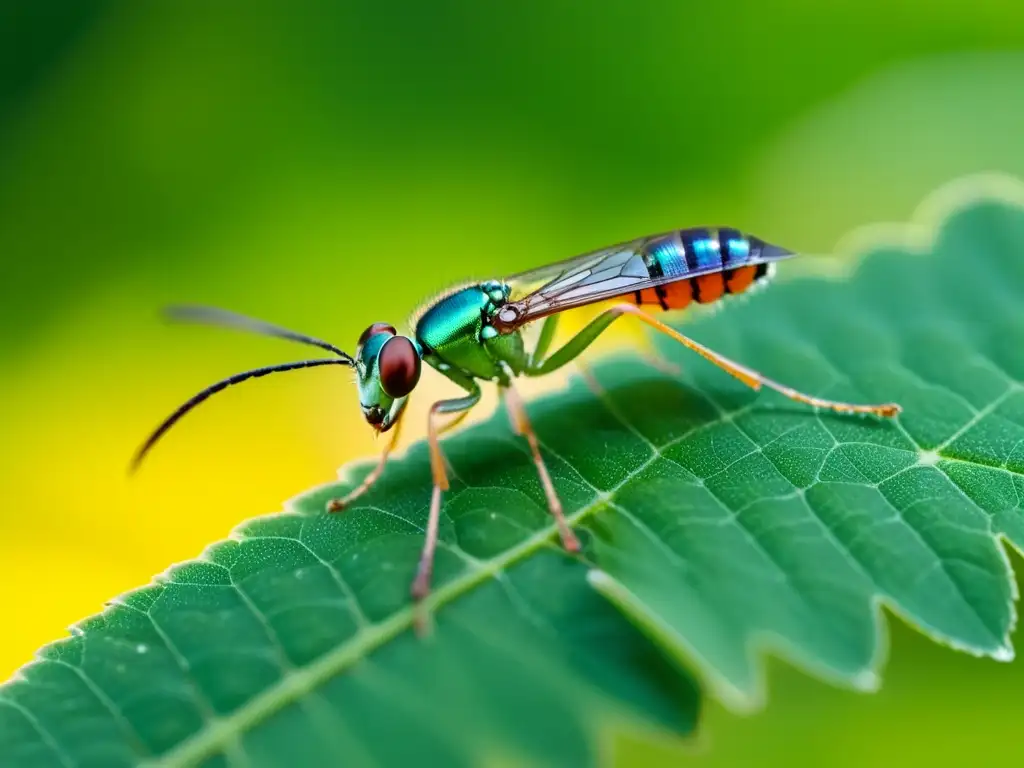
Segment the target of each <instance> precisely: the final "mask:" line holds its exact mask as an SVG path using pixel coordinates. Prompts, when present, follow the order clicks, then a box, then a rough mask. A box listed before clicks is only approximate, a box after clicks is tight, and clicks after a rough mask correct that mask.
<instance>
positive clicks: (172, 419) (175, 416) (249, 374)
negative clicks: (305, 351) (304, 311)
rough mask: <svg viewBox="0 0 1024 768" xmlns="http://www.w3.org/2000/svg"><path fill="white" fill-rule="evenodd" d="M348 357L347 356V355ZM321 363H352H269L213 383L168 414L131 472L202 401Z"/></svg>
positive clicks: (137, 456)
mask: <svg viewBox="0 0 1024 768" xmlns="http://www.w3.org/2000/svg"><path fill="white" fill-rule="evenodd" d="M346 357H347V356H346ZM319 365H351V363H350V362H349V359H343V360H339V359H338V358H335V357H331V358H327V359H322V360H300V361H298V362H296V363H279V364H278V365H268V366H265V367H263V368H255V369H253V370H251V371H244V372H242V373H236V374H235V375H234V376H230V377H228V378H226V379H224V380H222V381H218V382H217V383H216V384H211V385H210V386H208V387H207V388H206V389H204V390H203V391H202V392H200V393H199V394H197V395H194V396H193V397H191V398H189V400H188V401H187V402H185V403H184V404H183V405H181V406H180V407H179V408H178V410H176V411H175V412H174V413H172V414H171V415H170V416H168V417H167V418H166V419H165V420H164V423H163V424H161V425H160V426H159V427H157V428H156V431H155V432H153V434H152V435H150V436H149V439H148V440H146V442H145V443H143V445H142V447H141V448H139V450H138V451H137V452H136V454H135V457H134V458H133V459H132V463H131V466H130V467H129V470H128V472H129V474H130V473H132V472H135V470H137V469H138V468H139V464H141V463H142V460H143V459H144V458H145V457H146V454H147V453H149V450H150V449H151V448H152V447H153V446H154V445H156V442H157V440H159V439H160V438H161V437H163V435H164V433H165V432H167V430H169V429H170V428H171V427H173V426H174V425H175V424H176V423H177V422H178V420H179V419H181V417H182V416H184V415H185V414H186V413H188V412H189V411H191V410H192V409H193V408H195V407H196V406H197V405H199V404H200V403H201V402H203V401H204V400H206V399H207V398H209V397H211V396H212V395H215V394H217V393H218V392H220V391H221V390H223V389H227V388H228V387H230V386H231V385H233V384H240V383H241V382H243V381H247V380H249V379H256V378H259V377H260V376H266V375H268V374H271V373H282V372H283V371H294V370H297V369H299V368H315V367H317V366H319Z"/></svg>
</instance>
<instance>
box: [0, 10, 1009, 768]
mask: <svg viewBox="0 0 1024 768" xmlns="http://www.w3.org/2000/svg"><path fill="white" fill-rule="evenodd" d="M1022 137H1024V5H1022V4H1021V3H1020V2H1019V0H972V2H970V3H966V2H962V0H857V2H848V1H847V0H832V2H829V3H823V2H820V0H718V1H717V2H686V1H685V0H678V1H676V2H672V1H671V0H663V1H662V2H654V1H649V0H646V1H642V0H630V1H629V2H625V1H623V2H611V1H608V2H605V1H599V0H591V1H590V2H566V1H564V0H528V1H527V0H520V1H519V2H516V3H504V4H498V3H486V2H481V1H480V0H461V1H460V0H433V1H432V2H422V1H421V0H392V1H391V2H386V3H385V2H371V0H346V1H345V2H341V1H338V2H322V3H313V2H289V3H284V2H280V3H270V2H265V1H263V0H247V1H246V2H244V3H242V2H228V1H227V0H224V1H223V2H216V3H200V2H171V1H170V0H167V1H165V2H136V1H134V0H122V1H114V0H66V1H63V2H62V1H60V0H7V1H6V2H4V3H3V4H2V6H0V416H2V418H0V490H2V498H3V502H4V503H3V506H2V507H0V595H2V597H3V611H4V617H5V618H4V621H3V622H2V623H3V631H2V632H0V677H6V676H7V675H8V674H9V673H11V672H12V671H13V670H15V669H16V668H17V667H18V666H20V665H21V664H22V663H24V662H25V661H27V660H28V659H29V658H30V657H31V654H32V652H33V651H34V650H35V649H36V648H37V647H38V646H40V645H41V644H43V643H45V642H47V641H49V640H52V639H55V638H57V637H59V636H61V635H62V634H63V633H64V632H65V628H66V627H67V626H68V625H69V624H70V623H72V622H74V621H76V620H78V619H80V618H82V617H84V616H86V615H88V614H91V613H94V612H96V611H98V610H99V609H100V608H101V607H102V604H103V601H104V600H106V599H108V598H110V597H112V596H114V595H116V594H118V593H120V592H122V591H124V590H126V589H128V588H131V587H134V586H136V585H139V584H141V583H144V582H146V581H148V580H149V579H150V577H151V576H152V575H153V574H155V573H157V572H159V571H161V570H163V569H164V568H165V567H166V566H167V565H169V564H170V563H172V562H174V561H177V560H181V559H185V558H189V557H192V556H195V555H196V554H197V553H198V552H199V551H200V550H201V549H202V547H203V546H204V545H205V544H207V543H209V542H211V541H213V540H216V539H220V538H223V537H224V536H225V535H226V534H227V533H228V532H229V531H230V529H231V528H232V527H233V526H234V525H236V524H238V523H239V522H241V521H242V520H243V519H245V518H246V517H249V516H252V515H255V514H259V513H265V512H270V511H273V510H276V509H278V508H279V507H280V505H281V503H282V501H283V500H284V499H286V498H288V497H290V496H292V495H294V494H295V493H297V492H299V491H301V490H302V489H304V488H306V487H308V486H310V485H312V484H317V483H322V482H325V481H327V480H330V479H331V478H333V477H334V476H335V473H336V470H337V467H339V466H340V465H341V464H343V463H344V462H346V461H348V460H350V459H353V458H356V457H361V456H365V455H367V454H369V453H371V452H373V451H374V450H375V449H376V446H375V445H374V441H373V439H372V438H371V437H370V435H369V434H368V433H367V430H366V429H365V425H363V424H362V423H361V421H360V418H359V415H358V409H357V404H356V400H355V398H354V395H353V393H352V391H351V389H350V382H349V378H350V377H349V375H348V374H347V373H345V372H344V371H341V370H340V369H339V370H333V369H320V370H318V371H309V372H304V373H301V374H295V375H293V376H285V377H279V378H277V379H276V380H274V379H268V380H265V381H263V382H261V383H259V384H252V385H248V386H246V387H242V388H239V389H238V390H236V391H233V392H232V393H231V394H230V395H223V396H221V397H219V398H218V399H217V400H216V401H214V403H211V404H209V405H208V406H206V407H204V408H203V409H202V410H201V411H200V412H198V413H197V414H196V415H195V416H193V417H190V418H189V419H186V420H185V422H183V423H182V425H181V426H180V428H179V429H178V430H176V433H173V434H172V437H171V438H169V439H168V440H167V441H166V442H165V443H163V444H162V445H161V446H160V448H159V450H158V451H157V452H156V453H155V454H154V455H153V457H152V460H151V462H150V464H149V465H148V466H147V467H145V468H144V471H143V472H142V473H141V474H140V475H139V476H137V477H136V478H134V479H133V480H131V481H129V480H128V479H127V478H126V474H125V468H126V464H127V461H128V458H129V457H130V455H131V453H132V451H133V450H134V448H135V447H136V445H137V444H138V442H139V440H140V439H141V438H142V437H143V436H144V435H145V434H146V433H147V431H148V430H150V429H151V428H152V427H153V426H155V424H156V423H157V422H158V421H159V420H160V419H161V418H162V417H163V416H164V415H165V414H166V413H167V412H169V411H170V410H171V409H172V408H173V407H174V406H176V405H177V403H178V402H179V401H180V400H181V399H183V398H184V397H185V396H187V395H189V394H191V393H192V392H193V391H195V390H197V389H198V388H200V387H201V386H204V385H205V384H207V383H209V382H210V381H212V380H214V379H215V378H220V377H222V376H224V375H227V374H229V373H233V372H235V371H236V370H241V369H243V368H246V367H254V366H256V365H261V364H266V363H269V362H277V361H281V360H286V359H292V357H293V356H296V357H298V356H301V355H302V352H301V350H300V349H298V348H291V347H289V346H288V345H282V344H281V343H278V342H274V341H270V340H264V339H258V338H249V337H245V336H241V335H235V334H231V333H226V332H219V331H214V330H207V329H195V328H186V327H168V326H165V325H164V324H162V323H161V322H160V321H159V319H158V317H157V311H158V309H159V307H160V306H162V305H164V304H166V303H168V302H178V301H201V302H210V303H216V304H219V305H223V306H227V307H231V308H233V309H236V310H240V311H244V312H248V313H252V314H256V315H259V316H261V317H265V318H267V319H270V320H274V321H277V322H280V323H284V324H286V325H290V326H293V327H296V328H298V329H302V330H306V331H308V332H310V333H313V334H316V335H320V336H324V337H327V338H329V339H331V340H335V341H336V342H337V343H338V344H340V345H342V346H352V345H353V343H354V340H355V338H356V336H357V335H358V333H359V332H360V330H361V329H362V328H363V327H365V326H366V325H367V324H368V323H370V322H371V321H375V320H391V321H393V322H401V321H402V320H403V319H404V318H406V317H407V316H408V314H409V313H410V311H411V310H412V309H414V308H415V307H416V306H417V305H418V304H419V303H420V302H422V301H423V300H424V299H426V298H427V297H429V295H430V294H431V293H432V292H434V291H436V290H438V289H440V288H444V287H446V286H447V285H448V284H450V283H452V282H455V281H459V280H461V279H463V278H466V277H477V276H482V277H487V276H493V275H497V274H501V273H506V272H508V271H510V270H518V269H522V268H526V267H530V266H534V265H538V264H542V263H544V262H546V261H551V260H554V259H558V258H563V257H566V256H569V255H572V254H574V253H577V252H580V251H583V250H588V249H590V248H594V247H598V246H601V245H605V244H607V243H609V242H614V241H618V240H622V239H625V238H629V237H633V236H636V235H639V234H644V233H646V232H649V231H658V230H661V229H668V228H672V227H678V226H689V225H696V224H722V223H728V224H731V225H734V226H738V227H740V228H743V229H745V230H747V231H751V232H754V233H757V234H759V235H761V236H763V237H765V238H767V239H769V240H772V241H775V242H779V243H782V244H785V245H787V246H789V247H791V248H794V249H797V250H801V251H805V252H808V253H810V254H822V256H821V258H827V254H829V253H830V252H831V251H832V250H834V247H835V244H836V242H837V241H838V240H839V238H840V237H841V236H842V235H843V234H844V233H846V232H847V231H848V230H850V229H851V228H852V227H855V226H858V225H861V224H865V223H870V222H874V221H879V220H884V221H892V220H894V221H901V220H904V219H906V218H907V217H908V216H910V215H911V213H912V211H913V209H914V208H915V207H916V205H917V204H918V203H919V202H920V200H921V199H922V198H923V197H925V196H926V195H927V193H928V191H929V190H931V189H933V188H934V187H936V186H938V185H940V184H942V183H944V182H946V181H948V180H949V179H952V178H954V177H957V176H960V175H963V174H966V173H972V172H977V171H1000V172H1004V173H1012V174H1017V175H1020V176H1024V138H1022ZM815 258H818V257H815ZM618 341H619V343H626V341H624V340H623V339H622V338H620V339H619V340H618ZM430 386H437V387H438V388H439V389H438V391H440V388H441V385H440V384H437V385H434V384H431V385H430ZM421 434H422V430H418V431H417V430H416V429H410V430H409V433H408V436H407V437H408V439H415V438H417V437H419V436H420V435H421ZM1014 563H1015V565H1016V566H1017V567H1018V568H1020V566H1021V565H1022V562H1021V560H1020V559H1019V558H1016V557H1015V559H1014ZM890 624H891V625H892V649H891V661H890V662H889V663H888V664H887V672H886V686H885V688H884V689H883V691H882V692H881V693H878V694H874V695H870V696H868V695H863V694H855V693H851V692H847V691H839V690H835V689H833V688H831V687H829V686H826V685H824V684H822V683H819V682H816V681H814V680H810V679H808V678H806V677H804V676H803V675H800V674H798V673H796V672H793V671H792V670H789V669H787V668H785V667H784V666H783V665H781V664H776V663H772V664H770V665H769V684H770V690H771V693H770V701H769V706H768V708H767V710H766V711H765V712H763V713H761V714H759V715H756V716H754V717H737V716H734V715H732V714H730V713H728V712H725V711H723V710H722V709H721V708H720V707H718V706H716V705H714V704H711V705H710V706H709V709H708V715H707V720H706V726H707V733H706V738H705V747H706V748H705V751H704V752H703V753H699V754H693V753H687V752H681V751H680V750H679V747H678V745H674V744H670V743H664V742H662V743H654V742H650V741H644V740H641V739H639V738H626V739H623V740H620V741H619V742H618V747H617V752H616V754H617V757H618V759H619V762H620V763H621V764H623V765H680V764H687V765H695V766H727V765H730V766H734V765H735V766H742V765H774V764H780V765H782V764H788V765H800V764H806V765H817V766H825V765H828V766H855V765H856V766H865V765H870V766H883V765H895V764H900V765H918V764H921V765H957V766H961V765H994V764H996V763H997V762H1000V763H1002V762H1005V761H1009V763H1010V764H1012V763H1013V762H1014V759H1013V757H1012V756H1013V755H1014V754H1016V755H1017V758H1018V759H1019V758H1020V757H1021V747H1020V739H1019V729H1020V724H1021V717H1022V715H1024V694H1022V693H1021V691H1022V690H1024V665H1022V664H1020V663H1016V664H1011V665H1005V664H997V663H996V662H991V661H985V660H978V659H972V658H969V657H966V656H963V655H959V654H956V653H954V652H952V651H949V650H946V649H943V648H939V647H937V646H934V645H932V644H931V643H929V642H928V641H926V640H924V639H921V638H920V637H918V636H917V635H916V634H914V633H913V632H911V631H909V630H908V629H906V628H904V627H903V626H902V625H900V624H899V622H898V621H897V620H896V619H891V620H890Z"/></svg>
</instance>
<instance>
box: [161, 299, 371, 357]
mask: <svg viewBox="0 0 1024 768" xmlns="http://www.w3.org/2000/svg"><path fill="white" fill-rule="evenodd" d="M164 316H165V317H166V318H167V319H169V320H176V321H178V322H187V323H201V324H203V325H216V326H220V327H222V328H234V329H235V330H239V331H250V332H251V333H258V334H260V335H262V336H273V337H275V338H278V339H288V340H289V341H297V342H299V343H300V344H309V345H310V346H313V347H320V349H325V350H327V351H328V352H333V353H334V354H336V355H338V357H340V358H342V359H343V360H346V361H348V364H349V365H355V361H354V360H353V359H352V356H351V355H349V354H348V353H347V352H344V351H343V350H341V349H339V348H338V347H336V346H334V345H333V344H331V343H330V342H327V341H323V340H322V339H318V338H316V337H315V336H308V335H306V334H305V333H299V332H298V331H291V330H288V329H287V328H282V327H281V326H279V325H274V324H273V323H268V322H266V321H264V320H257V319H256V318H253V317H247V316H246V315H240V314H238V313H237V312H231V311H230V310H227V309H220V308H218V307H203V306H183V305H182V306H172V307H167V308H166V309H165V310H164Z"/></svg>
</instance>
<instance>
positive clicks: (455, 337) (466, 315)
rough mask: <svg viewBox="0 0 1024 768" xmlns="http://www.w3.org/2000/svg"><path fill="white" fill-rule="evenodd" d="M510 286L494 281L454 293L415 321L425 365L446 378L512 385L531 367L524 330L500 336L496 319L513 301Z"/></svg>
mask: <svg viewBox="0 0 1024 768" xmlns="http://www.w3.org/2000/svg"><path fill="white" fill-rule="evenodd" d="M510 290H511V289H510V288H509V286H507V285H505V284H503V283H500V282H497V281H489V282H486V283H481V284H479V285H473V286H469V287H466V288H462V289H460V290H458V291H455V292H454V293H452V294H449V295H448V296H446V297H444V298H443V299H441V300H440V301H438V302H436V303H435V304H434V305H433V306H431V307H430V309H428V310H427V311H426V312H425V313H424V314H423V315H422V316H421V317H420V319H419V321H418V322H417V323H416V341H417V342H418V343H419V345H420V348H421V350H422V352H423V359H424V361H425V362H426V363H428V364H429V365H431V366H432V367H434V368H436V369H437V370H438V371H440V372H441V373H443V374H445V375H449V373H450V372H452V369H455V370H456V371H459V372H461V373H463V374H466V375H467V376H468V377H470V378H476V379H485V380H492V381H494V380H496V381H499V382H507V381H508V378H509V373H511V374H512V375H518V374H520V373H522V372H523V371H524V370H525V368H526V365H527V355H526V349H525V346H524V344H523V338H522V335H521V334H520V333H519V332H514V333H509V334H506V335H501V334H499V333H498V332H497V330H496V329H495V328H494V327H493V326H492V325H491V324H490V320H491V318H493V317H494V315H495V314H496V313H497V312H498V310H499V309H501V307H503V306H505V304H507V303H508V299H509V294H510Z"/></svg>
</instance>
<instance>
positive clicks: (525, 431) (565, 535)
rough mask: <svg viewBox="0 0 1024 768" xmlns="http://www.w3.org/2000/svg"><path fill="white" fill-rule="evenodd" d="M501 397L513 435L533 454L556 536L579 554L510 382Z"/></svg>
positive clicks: (534, 434) (530, 429) (549, 476)
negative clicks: (505, 406) (510, 422)
mask: <svg viewBox="0 0 1024 768" xmlns="http://www.w3.org/2000/svg"><path fill="white" fill-rule="evenodd" d="M501 395H502V397H503V398H504V399H505V404H506V405H507V406H508V410H509V415H510V416H511V417H512V427H513V429H514V430H515V433H516V434H517V435H522V436H523V437H525V438H526V442H527V443H529V444H530V452H531V453H532V454H533V463H534V464H535V465H536V467H537V474H538V475H539V476H540V484H541V485H542V486H543V487H544V495H545V496H546V497H547V500H548V510H549V511H550V512H551V515H552V517H554V518H555V523H556V524H557V525H558V534H559V536H561V538H562V546H563V547H565V548H566V549H567V550H568V551H569V552H579V551H580V540H579V539H578V538H576V534H575V533H573V532H572V528H570V527H569V522H568V521H567V520H566V519H565V514H564V513H563V512H562V502H561V501H560V500H559V498H558V493H557V492H556V491H555V486H554V484H553V483H552V482H551V475H549V474H548V468H547V466H546V465H545V464H544V458H543V457H542V456H541V454H540V445H539V444H538V442H537V433H536V432H534V431H533V426H532V425H531V424H530V420H529V419H528V418H527V416H526V408H524V407H523V401H522V400H520V399H519V393H518V392H516V390H515V388H514V387H513V386H512V384H511V382H509V384H508V386H503V387H502V388H501Z"/></svg>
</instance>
